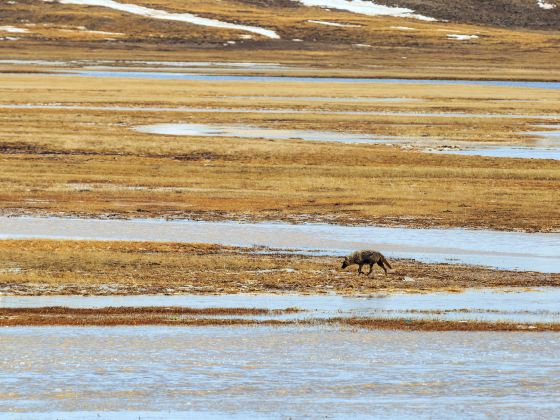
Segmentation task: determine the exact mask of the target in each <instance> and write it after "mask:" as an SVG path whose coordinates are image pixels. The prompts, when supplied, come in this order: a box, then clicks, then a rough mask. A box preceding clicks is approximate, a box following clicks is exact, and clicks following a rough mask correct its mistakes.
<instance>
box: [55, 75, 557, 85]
mask: <svg viewBox="0 0 560 420" xmlns="http://www.w3.org/2000/svg"><path fill="white" fill-rule="evenodd" d="M49 75H51V76H57V75H58V76H81V77H122V78H133V79H169V80H196V81H204V80H209V81H223V82H306V83H310V82H313V83H381V84H407V85H408V84H429V85H478V86H503V87H521V88H538V89H560V82H531V81H509V80H449V79H442V80H436V79H382V78H359V77H356V78H352V77H305V76H301V77H294V76H250V75H245V76H239V75H215V74H214V75H213V74H188V73H167V72H142V71H137V72H134V71H60V72H53V73H49Z"/></svg>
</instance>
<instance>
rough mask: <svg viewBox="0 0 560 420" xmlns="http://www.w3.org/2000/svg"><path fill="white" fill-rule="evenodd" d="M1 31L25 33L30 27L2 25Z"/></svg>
mask: <svg viewBox="0 0 560 420" xmlns="http://www.w3.org/2000/svg"><path fill="white" fill-rule="evenodd" d="M0 31H2V32H9V33H11V34H25V33H27V32H29V30H28V29H25V28H16V27H15V26H0Z"/></svg>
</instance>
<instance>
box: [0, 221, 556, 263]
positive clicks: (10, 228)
mask: <svg viewBox="0 0 560 420" xmlns="http://www.w3.org/2000/svg"><path fill="white" fill-rule="evenodd" d="M27 238H29V239H31V238H37V239H40V238H45V239H79V240H115V241H118V240H122V241H158V242H182V243H211V244H221V245H231V246H241V247H253V246H264V247H270V248H277V249H285V250H291V251H295V252H302V253H312V254H317V255H345V254H348V253H349V252H350V251H354V250H356V249H367V248H372V249H378V250H380V251H381V252H383V253H384V254H386V255H387V256H389V257H396V258H413V259H416V260H418V261H423V262H431V263H462V264H474V265H482V266H488V267H493V268H499V269H506V270H520V271H536V272H544V273H559V272H560V233H525V232H503V231H492V230H474V229H459V228H453V229H442V228H439V229H437V228H429V229H419V228H406V227H381V226H343V225H332V224H323V223H303V224H290V223H286V222H277V223H274V222H267V223H240V222H229V221H225V222H207V221H192V220H163V219H129V220H107V219H79V218H56V217H5V216H4V217H0V239H27Z"/></svg>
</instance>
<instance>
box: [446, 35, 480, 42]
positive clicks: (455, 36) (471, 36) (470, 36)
mask: <svg viewBox="0 0 560 420" xmlns="http://www.w3.org/2000/svg"><path fill="white" fill-rule="evenodd" d="M447 38H449V39H456V40H458V41H468V40H469V39H477V38H478V35H460V34H447Z"/></svg>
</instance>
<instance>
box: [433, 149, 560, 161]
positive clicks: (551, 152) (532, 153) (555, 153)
mask: <svg viewBox="0 0 560 420" xmlns="http://www.w3.org/2000/svg"><path fill="white" fill-rule="evenodd" d="M428 151H429V153H438V154H444V155H463V156H486V157H495V158H516V159H552V160H560V148H558V147H557V148H537V147H532V146H502V147H498V146H486V147H473V148H468V149H465V150H459V149H453V148H449V149H448V148H445V149H443V150H428Z"/></svg>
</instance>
